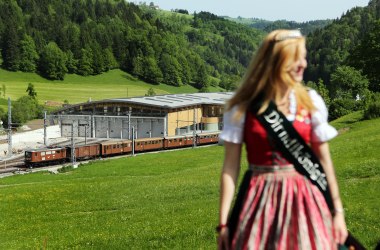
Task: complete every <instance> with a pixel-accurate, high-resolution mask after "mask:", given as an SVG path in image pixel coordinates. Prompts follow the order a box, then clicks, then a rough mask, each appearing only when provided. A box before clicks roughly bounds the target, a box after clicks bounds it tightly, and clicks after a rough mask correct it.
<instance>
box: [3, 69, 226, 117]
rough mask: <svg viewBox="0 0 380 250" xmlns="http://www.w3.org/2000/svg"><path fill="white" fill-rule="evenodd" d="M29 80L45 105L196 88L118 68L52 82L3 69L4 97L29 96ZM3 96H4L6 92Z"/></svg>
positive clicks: (32, 75) (193, 90)
mask: <svg viewBox="0 0 380 250" xmlns="http://www.w3.org/2000/svg"><path fill="white" fill-rule="evenodd" d="M28 83H32V84H33V85H34V88H35V90H36V92H37V98H38V101H39V102H40V103H41V104H44V103H45V102H46V101H54V102H60V103H63V102H64V101H65V100H67V101H68V102H69V103H70V104H75V103H81V102H87V101H88V100H89V99H90V98H91V100H92V101H95V100H102V99H108V98H122V97H133V96H144V95H145V94H146V93H147V91H148V89H149V88H153V89H154V91H155V93H156V94H157V95H159V94H179V93H194V92H198V90H197V89H195V88H193V87H192V86H190V85H184V86H181V87H174V86H170V85H166V84H160V85H152V84H148V83H145V82H143V81H140V80H138V79H136V78H134V77H133V76H131V75H130V74H128V73H126V72H124V71H121V70H118V69H115V70H111V71H109V72H107V73H103V74H101V75H97V76H87V77H84V76H79V75H69V74H68V75H66V77H65V80H64V81H49V80H47V79H45V78H42V77H40V76H39V75H37V74H34V73H23V72H10V71H5V70H3V69H0V87H1V88H2V86H3V85H5V88H6V91H5V99H8V97H10V98H11V100H17V99H18V98H19V97H21V96H23V95H27V93H26V89H27V87H28ZM210 91H212V92H216V91H221V89H219V88H214V87H210ZM1 97H3V98H4V96H3V94H1ZM6 105H7V101H6V100H4V99H0V107H3V109H4V110H6Z"/></svg>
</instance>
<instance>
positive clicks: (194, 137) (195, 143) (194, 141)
mask: <svg viewBox="0 0 380 250" xmlns="http://www.w3.org/2000/svg"><path fill="white" fill-rule="evenodd" d="M195 110H196V109H195V108H194V112H193V148H195V147H196V146H197V142H196V130H197V128H196V121H195V119H196V118H195Z"/></svg>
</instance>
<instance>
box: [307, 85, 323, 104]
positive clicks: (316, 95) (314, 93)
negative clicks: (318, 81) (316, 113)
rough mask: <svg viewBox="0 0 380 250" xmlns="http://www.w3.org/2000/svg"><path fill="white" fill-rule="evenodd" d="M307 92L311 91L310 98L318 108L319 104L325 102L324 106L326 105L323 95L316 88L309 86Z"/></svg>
mask: <svg viewBox="0 0 380 250" xmlns="http://www.w3.org/2000/svg"><path fill="white" fill-rule="evenodd" d="M307 92H308V93H309V96H310V99H311V100H312V102H313V104H314V106H316V108H318V104H323V106H326V104H325V101H324V100H323V98H322V96H321V95H320V94H319V93H318V92H317V91H316V90H315V89H312V88H307Z"/></svg>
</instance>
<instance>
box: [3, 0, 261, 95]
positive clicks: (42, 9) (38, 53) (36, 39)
mask: <svg viewBox="0 0 380 250" xmlns="http://www.w3.org/2000/svg"><path fill="white" fill-rule="evenodd" d="M262 35H263V32H261V31H258V30H255V29H252V28H249V27H246V26H244V25H240V24H236V23H235V22H231V21H227V20H224V19H223V18H219V17H217V16H215V15H213V14H211V13H207V12H201V13H195V14H194V15H186V14H180V13H171V12H168V13H167V12H166V13H164V12H162V11H158V10H155V9H153V8H150V7H149V6H147V5H145V4H142V5H135V4H133V3H128V2H126V1H124V0H85V1H84V0H83V1H77V0H67V1H58V0H50V1H47V0H28V1H24V0H14V1H7V0H0V41H1V43H0V48H1V56H2V67H3V68H4V69H7V70H12V71H24V72H38V73H39V74H41V75H42V76H43V77H45V78H48V79H64V77H65V75H66V74H67V73H76V74H79V75H83V76H87V75H96V74H100V73H102V72H106V71H108V70H110V69H114V68H120V69H122V70H124V71H126V72H128V73H131V74H133V75H135V76H137V77H139V78H140V79H142V80H145V81H147V82H150V83H153V84H158V83H166V84H170V85H174V86H179V85H184V84H192V85H193V86H194V87H196V88H198V89H202V90H205V91H206V90H207V88H208V86H209V85H213V86H216V85H219V84H220V85H221V86H223V87H224V88H227V89H228V88H233V86H232V87H231V83H232V82H235V80H236V79H238V78H239V77H240V76H241V75H242V74H243V72H244V69H245V67H246V66H247V65H248V62H249V60H250V57H251V55H252V53H253V52H254V51H255V49H256V48H257V45H258V43H259V42H260V41H261V39H262Z"/></svg>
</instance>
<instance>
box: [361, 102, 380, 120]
mask: <svg viewBox="0 0 380 250" xmlns="http://www.w3.org/2000/svg"><path fill="white" fill-rule="evenodd" d="M363 117H364V119H367V120H370V119H375V118H378V117H380V101H379V100H378V101H376V102H373V103H370V104H369V105H368V107H367V108H366V109H365V110H364V116H363Z"/></svg>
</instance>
